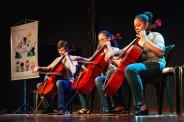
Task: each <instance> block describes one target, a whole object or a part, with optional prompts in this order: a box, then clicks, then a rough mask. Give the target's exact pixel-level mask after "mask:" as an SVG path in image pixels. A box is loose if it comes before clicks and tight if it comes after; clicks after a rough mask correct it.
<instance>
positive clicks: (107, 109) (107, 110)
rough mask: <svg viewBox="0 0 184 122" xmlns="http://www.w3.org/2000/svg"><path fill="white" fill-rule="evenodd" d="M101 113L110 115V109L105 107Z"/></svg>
mask: <svg viewBox="0 0 184 122" xmlns="http://www.w3.org/2000/svg"><path fill="white" fill-rule="evenodd" d="M101 113H102V114H108V113H109V108H107V107H103V108H102V112H101Z"/></svg>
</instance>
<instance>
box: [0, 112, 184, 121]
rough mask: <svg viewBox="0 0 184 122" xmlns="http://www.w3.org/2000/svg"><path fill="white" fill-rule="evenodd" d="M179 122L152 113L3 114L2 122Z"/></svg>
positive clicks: (170, 116)
mask: <svg viewBox="0 0 184 122" xmlns="http://www.w3.org/2000/svg"><path fill="white" fill-rule="evenodd" d="M79 121H81V122H124V121H128V122H146V121H149V122H150V121H151V122H177V121H181V122H182V121H184V115H183V114H181V115H180V116H178V115H176V114H174V113H173V114H169V113H163V115H157V113H154V112H153V113H150V115H148V116H134V115H133V114H132V113H130V114H60V115H47V114H1V115H0V122H79Z"/></svg>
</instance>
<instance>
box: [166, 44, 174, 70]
mask: <svg viewBox="0 0 184 122" xmlns="http://www.w3.org/2000/svg"><path fill="white" fill-rule="evenodd" d="M174 47H175V45H174V44H173V45H169V46H166V48H165V54H164V56H165V60H166V67H167V66H168V61H169V58H170V55H171V52H172V51H173V49H174Z"/></svg>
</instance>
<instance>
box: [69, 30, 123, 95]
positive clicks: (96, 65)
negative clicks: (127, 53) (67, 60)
mask: <svg viewBox="0 0 184 122" xmlns="http://www.w3.org/2000/svg"><path fill="white" fill-rule="evenodd" d="M116 39H121V35H120V34H119V33H117V34H116V36H115V37H114V38H112V39H111V40H110V41H111V42H113V41H115V40H116ZM105 47H106V45H103V46H102V47H100V48H99V49H98V50H97V51H96V52H95V53H94V54H93V55H92V56H91V57H90V62H92V63H88V64H87V66H84V65H82V66H81V67H82V69H83V71H81V72H80V73H79V75H78V76H77V77H76V78H75V79H74V81H73V83H72V88H73V89H76V90H77V91H78V92H79V93H82V94H86V93H88V92H89V91H91V90H92V88H93V87H94V86H95V82H94V81H95V78H96V77H97V76H99V74H100V72H101V71H102V70H103V69H104V68H105V67H106V65H107V63H108V62H106V61H105V60H104V57H105V53H104V49H105Z"/></svg>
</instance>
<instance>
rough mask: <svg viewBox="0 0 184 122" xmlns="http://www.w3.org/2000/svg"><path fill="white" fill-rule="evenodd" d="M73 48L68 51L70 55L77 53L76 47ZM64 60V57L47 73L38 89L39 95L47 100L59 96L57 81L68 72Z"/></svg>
mask: <svg viewBox="0 0 184 122" xmlns="http://www.w3.org/2000/svg"><path fill="white" fill-rule="evenodd" d="M72 48H73V49H70V50H68V53H71V52H73V51H75V47H74V46H72ZM64 59H65V56H63V57H62V58H61V59H60V60H59V61H58V63H57V64H56V65H55V66H54V67H53V68H52V69H51V70H50V71H49V72H48V73H47V75H46V76H45V79H44V81H43V82H42V83H41V85H40V86H39V88H38V94H39V95H41V96H43V97H46V98H52V97H53V96H55V95H56V94H57V87H56V81H57V80H59V79H62V78H63V77H64V76H65V74H66V71H67V70H66V68H65V65H64V64H63V63H62V62H63V60H64Z"/></svg>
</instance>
